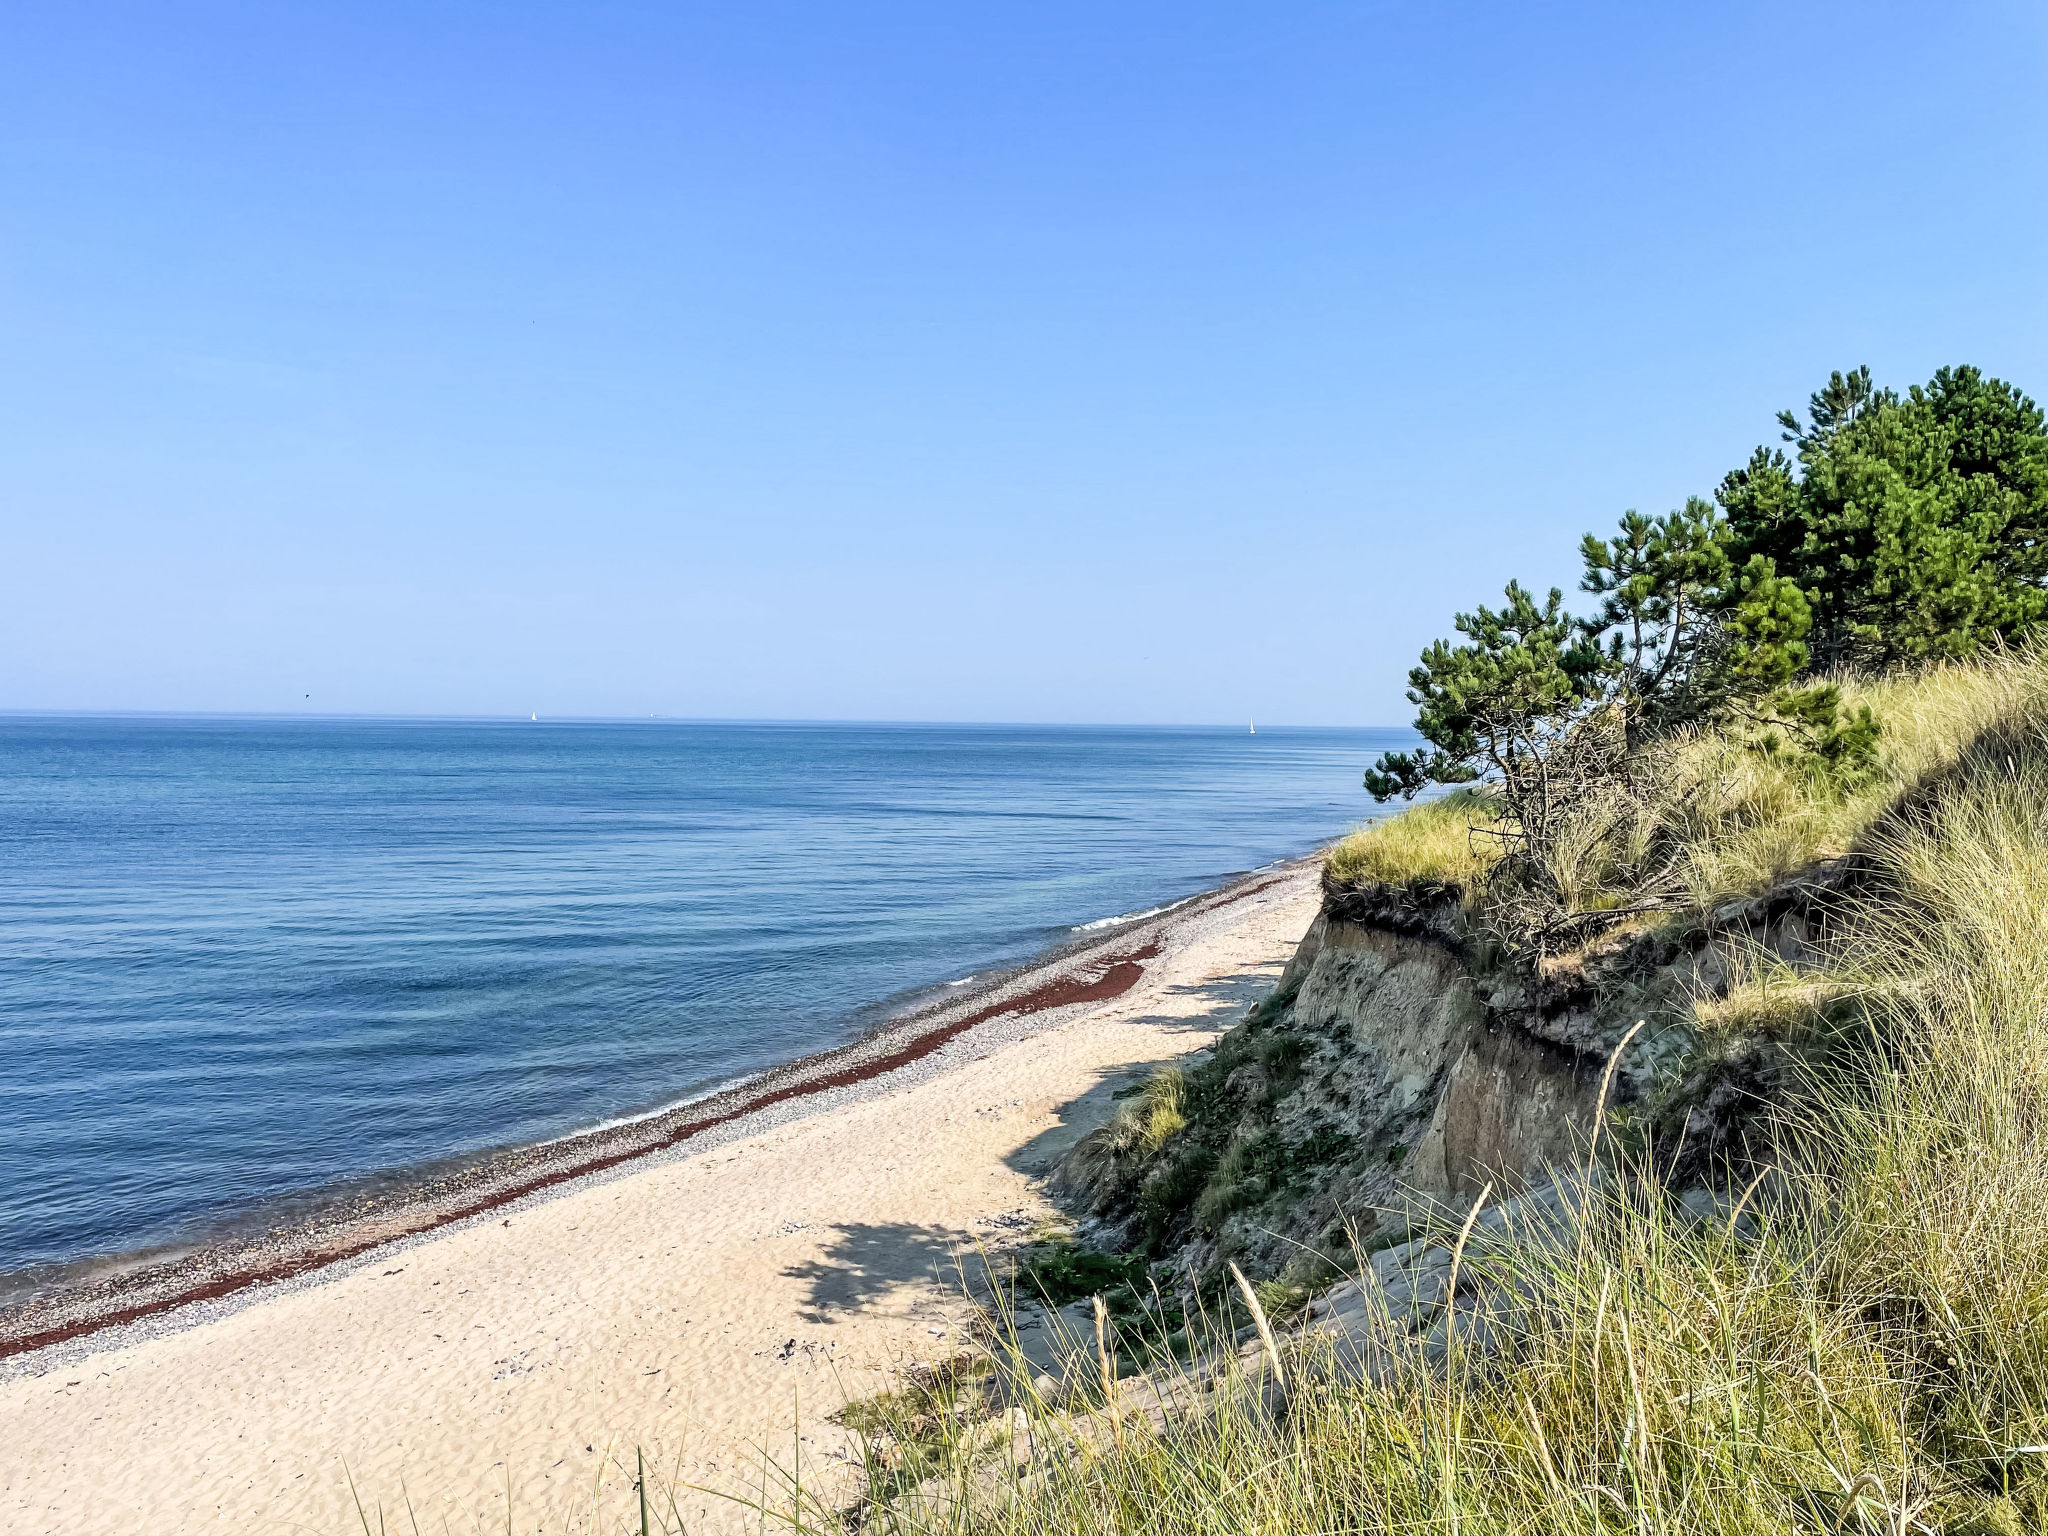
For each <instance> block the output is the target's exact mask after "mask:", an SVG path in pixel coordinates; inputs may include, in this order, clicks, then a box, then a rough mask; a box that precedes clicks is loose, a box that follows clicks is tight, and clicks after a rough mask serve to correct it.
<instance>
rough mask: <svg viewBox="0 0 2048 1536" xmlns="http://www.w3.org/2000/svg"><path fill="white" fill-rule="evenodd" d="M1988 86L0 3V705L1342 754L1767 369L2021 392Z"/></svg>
mask: <svg viewBox="0 0 2048 1536" xmlns="http://www.w3.org/2000/svg"><path fill="white" fill-rule="evenodd" d="M2044 84H2048V12H2044V11H2043V10H2042V9H2041V8H2040V7H2039V6H2035V5H2021V4H2011V5H1995V4H1985V5H1978V4H1967V3H1965V4H1944V5H1925V6H1914V7H1906V6H1887V5H1883V4H1870V3H1862V4H1855V5H1840V6H1796V5H1773V6H1742V5H1717V6H1671V5H1648V4H1643V5H1635V6H1601V5H1582V6H1571V5H1543V6H1529V5H1514V6H1510V5H1462V6H1455V7H1454V6H1418V5H1414V4H1401V5H1393V4H1387V5H1373V4H1352V5H1341V6H1340V5H1313V4H1301V5H1287V6H1274V5H1240V6H1213V5H1199V4H1187V3H1182V4H1177V5H1171V6H1169V5H1107V6H1106V5H1102V4H1099V3H1098V4H1086V5H1078V4H1077V5H1066V4H1052V3H1034V4H1032V5H1029V6H1021V5H1020V6H958V5H940V4H931V5H905V4H888V3H878V4H864V5H860V6H827V5H810V6H800V5H790V4H781V3H775V0H768V3H752V4H747V5H729V6H723V7H709V6H688V5H679V4H667V5H646V6H631V5H617V4H592V3H580V4H574V5H561V6H538V5H516V4H499V5H491V6H484V5H476V6H463V5H453V4H433V3H423V4H407V5H403V6H400V5H389V6H384V5H375V4H365V3H355V4H350V5H346V6H343V5H327V6H311V5H308V6H300V5H288V6H286V5H274V4H263V5H257V4H250V5H245V6H210V5H203V4H180V5H149V6H132V7H130V6H123V5H118V4H107V5H93V6H81V5H75V4H51V5H24V4H0V356H4V358H5V364H4V367H0V530H4V532H5V535H6V537H5V541H4V546H0V547H4V550H5V565H4V569H5V573H6V578H7V597H6V601H5V603H4V605H0V707H7V708H17V709H18V708H82V709H92V708H107V709H227V710H258V711H272V710H277V711H290V710H300V709H312V710H320V711H367V712H392V713H465V714H467V713H495V712H517V713H521V714H524V713H526V712H528V711H538V712H540V713H541V714H543V715H550V714H552V715H612V714H648V713H660V714H669V715H698V716H727V717H730V716H744V717H783V718H821V717H822V718H870V719H934V720H936V719H981V720H1075V721H1223V720H1235V719H1240V718H1247V717H1253V718H1258V719H1261V720H1268V721H1271V722H1273V723H1276V724H1277V723H1281V722H1295V723H1303V724H1310V723H1328V724H1379V723H1392V722H1397V721H1399V720H1402V719H1403V718H1405V716H1406V714H1407V713H1408V711H1407V708H1406V706H1405V704H1404V703H1403V701H1402V699H1401V688H1402V680H1403V674H1404V673H1405V671H1406V669H1407V667H1408V666H1409V665H1410V664H1411V662H1412V660H1413V656H1414V653H1415V651H1416V650H1417V649H1418V648H1419V647H1420V646H1421V645H1422V644H1423V643H1425V642H1426V641H1428V640H1429V639H1430V638H1432V637H1433V636H1435V635H1437V634H1439V633H1443V632H1444V631H1445V630H1446V629H1447V627H1448V624H1447V621H1448V617H1449V614H1450V613H1451V611H1452V610H1453V609H1456V608H1459V607H1466V606H1470V605H1471V604H1472V603H1473V602H1474V601H1478V600H1486V599H1488V598H1490V597H1492V596H1493V595H1495V594H1497V592H1498V590H1499V588H1500V586H1501V584H1502V583H1503V582H1504V581H1505V580H1506V579H1507V578H1508V577H1510V576H1520V577H1521V578H1523V579H1524V580H1526V581H1533V582H1538V583H1544V584H1548V583H1550V582H1559V583H1561V584H1564V585H1566V586H1567V587H1569V586H1570V585H1571V583H1572V582H1573V581H1574V580H1575V578H1576V570H1575V563H1574V562H1575V556H1574V546H1575V545H1576V542H1577V538H1578V535H1579V534H1580V533H1582V532H1584V531H1586V530H1587V529H1591V528H1605V527H1606V526H1607V525H1608V524H1610V523H1611V522H1612V521H1613V520H1614V518H1615V517H1616V516H1617V515H1618V514H1619V513H1620V512H1621V510H1622V509H1623V508H1625V507H1629V506H1637V507H1641V508H1643V509H1645V510H1658V511H1660V510H1663V509H1665V508H1667V507H1669V506H1671V505H1674V504H1676V503H1677V502H1678V501H1679V500H1681V499H1682V498H1683V497H1684V496H1685V495H1687V494H1689V493H1693V492H1701V491H1707V490H1710V489H1711V487H1712V485H1713V483H1714V482H1715V480H1716V479H1718V477H1719V475H1720V473H1721V472H1722V471H1723V470H1724V469H1726V468H1727V467H1729V466H1730V465H1732V464H1734V463H1736V462H1738V461H1739V460H1740V459H1741V458H1743V457H1744V456H1745V455H1746V454H1747V452H1748V450H1749V449H1750V447H1752V446H1753V445H1754V444H1755V443H1757V442H1759V441H1764V440H1767V439H1768V440H1774V439H1775V432H1776V429H1775V427H1774V426H1773V424H1772V420H1771V417H1772V413H1773V412H1774V411H1775V410H1776V409H1778V408H1779V407H1781V406H1786V405H1792V404H1796V403H1799V402H1803V400H1804V398H1805V396H1806V395H1807V393H1808V392H1810V391H1811V390H1812V389H1813V388H1814V387H1815V386H1816V385H1817V384H1818V383H1819V382H1820V380H1821V379H1823V378H1824V377H1825V376H1826V373H1827V371H1828V370H1829V369H1831V368H1836V367H1846V366H1850V365H1853V364H1856V363H1860V362H1867V363H1869V364H1870V365H1871V366H1872V367H1873V369H1874V370H1875V371H1876V372H1877V373H1878V375H1879V376H1880V378H1881V379H1883V380H1886V381H1889V382H1893V383H1901V384H1902V383H1905V382H1909V381H1912V380H1916V379H1920V378H1924V377H1925V376H1926V375H1927V374H1928V373H1930V372H1931V371H1932V370H1933V369H1934V368H1935V367H1936V366H1937V365H1939V364H1942V363H1947V362H1956V361H1972V362H1976V363H1979V364H1980V365H1982V366H1984V367H1986V368H1988V369H1990V370H1992V371H1994V372H1996V373H1998V374H2000V375H2003V376H2005V377H2008V378H2011V379H2013V380H2015V381H2016V382H2018V383H2019V384H2021V385H2022V386H2023V387H2025V388H2027V389H2028V390H2029V391H2030V392H2031V393H2034V394H2036V395H2037V396H2039V395H2041V394H2042V393H2044V392H2048V262H2044V253H2048V238H2044V237H2048V228H2044V225H2048V171H2044V146H2048V90H2044ZM307 695H311V698H310V699H308V698H307V697H306V696H307Z"/></svg>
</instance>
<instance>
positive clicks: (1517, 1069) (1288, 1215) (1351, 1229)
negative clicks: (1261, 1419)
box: [1062, 868, 1843, 1284]
mask: <svg viewBox="0 0 2048 1536" xmlns="http://www.w3.org/2000/svg"><path fill="white" fill-rule="evenodd" d="M1842 883H1843V882H1842V871H1841V870H1840V869H1832V868H1830V869H1822V870H1817V871H1813V872H1810V873H1809V875H1807V876H1805V877H1802V878H1801V879H1800V880H1798V881H1795V882H1792V883H1789V884H1787V885H1786V886H1785V887H1783V888H1781V889H1779V890H1777V891H1775V892H1773V893H1772V894H1771V895H1770V896H1768V897H1764V898H1759V899H1757V900H1755V901H1751V902H1745V903H1740V904H1737V905H1735V906H1731V907H1729V908H1727V909H1724V910H1723V911H1721V912H1718V913H1716V914H1714V917H1713V919H1712V920H1711V921H1710V922H1707V923H1705V924H1694V925H1690V926H1688V927H1684V928H1676V927H1673V926H1669V925H1667V926H1666V927H1662V928H1653V927H1647V926H1645V927H1640V928H1638V929H1636V930H1634V931H1616V932H1614V933H1611V934H1609V935H1608V936H1607V937H1605V938H1604V939H1602V940H1600V941H1597V942H1595V943H1593V944H1590V945H1588V946H1586V947H1585V948H1584V949H1582V950H1581V951H1579V952H1577V953H1576V954H1574V955H1572V956H1570V957H1568V958H1567V959H1564V960H1555V961H1551V962H1546V963H1542V964H1512V963H1507V962H1501V961H1489V959H1488V958H1487V957H1486V956H1485V955H1484V954H1483V953H1481V952H1479V951H1477V950H1476V949H1475V946H1473V945H1472V944H1470V943H1469V942H1468V941H1467V939H1466V937H1465V936H1464V934H1463V932H1462V931H1461V927H1460V924H1459V922H1458V918H1457V909H1456V906H1455V903H1454V902H1453V901H1452V900H1451V899H1449V898H1448V897H1446V898H1441V899H1437V900H1431V899H1428V898H1426V897H1422V898H1418V897H1415V896H1412V895H1409V894H1406V893H1402V892H1399V891H1395V890H1390V889H1388V888H1385V887H1373V888H1364V889H1358V888H1352V889H1345V888H1331V889H1328V890H1326V892H1325V901H1324V905H1323V910H1322V913H1321V915H1320V916H1319V917H1318V918H1317V919H1316V921H1315V923H1314V925H1313V926H1312V927H1311V928H1310V930H1309V931H1308V933H1307V934H1306V935H1305V936H1304V937H1303V939H1302V941H1301V944H1300V946H1299V948H1298V950H1297V951H1296V953H1295V955H1294V958H1293V960H1292V961H1291V962H1290V964H1289V965H1288V967H1287V969H1286V972H1285V973H1284V975H1283V976H1282V978H1281V981H1280V983H1279V984H1278V986H1277V987H1276V989H1275V991H1274V993H1273V995H1272V997H1270V998H1269V999H1267V1000H1266V1001H1265V1002H1264V1003H1262V1004H1260V1005H1259V1006H1258V1007H1257V1008H1255V1009H1254V1010H1253V1011H1252V1013H1251V1015H1250V1016H1249V1017H1248V1018H1247V1020H1246V1021H1245V1023H1244V1024H1242V1025H1240V1026H1239V1027H1238V1028H1237V1029H1235V1030H1233V1031H1232V1032H1231V1033H1230V1034H1229V1035H1227V1036H1225V1037H1224V1039H1223V1040H1222V1041H1221V1042H1219V1043H1218V1045H1217V1046H1216V1047H1215V1048H1214V1050H1213V1051H1212V1052H1210V1053H1208V1054H1207V1056H1206V1058H1205V1059H1202V1060H1200V1061H1198V1062H1197V1064H1196V1065H1194V1066H1193V1067H1192V1068H1191V1069H1190V1070H1189V1071H1188V1073H1187V1075H1186V1077H1185V1079H1184V1080H1183V1081H1182V1082H1181V1083H1180V1084H1179V1086H1178V1087H1177V1089H1176V1091H1177V1092H1178V1094H1179V1099H1178V1101H1177V1102H1178V1103H1179V1105H1180V1112H1181V1114H1182V1115H1183V1117H1184V1119H1185V1126H1184V1128H1182V1129H1181V1130H1179V1131H1178V1132H1176V1133H1175V1134H1173V1135H1172V1136H1170V1137H1167V1138H1164V1139H1163V1144H1162V1145H1160V1146H1159V1147H1157V1148H1156V1149H1154V1150H1151V1151H1148V1152H1143V1153H1133V1154H1128V1155H1122V1156H1119V1157H1105V1156H1103V1155H1102V1146H1103V1143H1102V1142H1101V1141H1100V1140H1099V1139H1098V1141H1097V1145H1096V1147H1095V1149H1094V1153H1093V1155H1091V1154H1090V1147H1089V1143H1087V1142H1084V1143H1083V1145H1082V1147H1080V1148H1077V1151H1076V1154H1075V1156H1074V1157H1073V1158H1071V1159H1070V1160H1069V1163H1068V1166H1067V1167H1066V1168H1065V1169H1064V1170H1063V1174H1062V1179H1063V1182H1064V1183H1065V1184H1066V1186H1067V1187H1068V1188H1069V1189H1071V1190H1075V1191H1078V1192H1082V1193H1084V1194H1085V1195H1086V1196H1087V1198H1088V1200H1089V1202H1090V1205H1091V1209H1092V1211H1093V1213H1094V1214H1095V1216H1096V1217H1097V1218H1098V1221H1099V1224H1100V1226H1099V1234H1098V1235H1099V1238H1100V1240H1101V1241H1104V1242H1105V1243H1108V1244H1111V1245H1114V1246H1120V1247H1142V1248H1145V1249H1147V1250H1149V1251H1150V1252H1151V1253H1153V1254H1154V1255H1157V1256H1168V1255H1172V1256H1174V1257H1176V1259H1177V1261H1178V1262H1179V1263H1180V1264H1181V1265H1182V1266H1184V1268H1185V1270H1186V1272H1187V1273H1189V1274H1190V1276H1200V1275H1203V1274H1213V1273H1214V1272H1215V1271H1216V1269H1217V1267H1218V1266H1219V1265H1220V1263H1221V1261H1222V1260H1223V1259H1225V1258H1236V1259H1239V1260H1240V1261H1241V1262H1243V1263H1244V1264H1245V1266H1246V1267H1247V1268H1248V1269H1251V1270H1253V1271H1254V1272H1255V1273H1256V1272H1263V1273H1266V1274H1269V1275H1271V1274H1278V1275H1281V1276H1282V1277H1283V1278H1285V1279H1290V1280H1296V1281H1300V1282H1303V1283H1305V1284H1313V1282H1314V1281H1315V1280H1316V1279H1317V1278H1318V1276H1319V1273H1320V1274H1327V1273H1331V1272H1334V1271H1337V1270H1342V1269H1344V1268H1346V1267H1347V1265H1348V1263H1349V1261H1350V1256H1351V1254H1352V1252H1353V1250H1354V1247H1376V1246H1379V1245H1381V1244H1384V1243H1386V1242H1389V1241H1394V1240H1398V1238H1400V1237H1401V1236H1402V1235H1404V1234H1405V1232H1406V1231H1407V1229H1408V1227H1409V1226H1410V1225H1411V1224H1412V1223H1413V1222H1414V1221H1416V1220H1417V1219H1418V1218H1421V1217H1423V1216H1425V1215H1427V1214H1431V1213H1436V1214H1441V1213H1442V1212H1444V1211H1446V1210H1450V1211H1457V1210H1460V1209H1462V1208H1463V1207H1464V1206H1465V1205H1467V1204H1469V1202H1470V1200H1471V1199H1472V1197H1473V1196H1474V1195H1476V1194H1477V1193H1478V1192H1479V1190H1480V1189H1481V1188H1482V1187H1484V1186H1486V1185H1489V1184H1490V1185H1492V1186H1493V1188H1494V1189H1495V1191H1496V1192H1497V1193H1498V1194H1499V1195H1501V1196H1503V1197H1505V1196H1508V1195H1513V1194H1518V1193H1521V1192H1523V1191H1526V1190H1528V1189H1530V1188H1532V1187H1535V1186H1538V1185H1540V1184H1542V1183H1544V1182H1546V1181H1548V1180H1549V1179H1551V1177H1552V1176H1553V1175H1554V1174H1555V1173H1556V1172H1557V1171H1559V1170H1560V1169H1568V1168H1571V1167H1574V1166H1578V1165H1581V1164H1582V1163H1583V1161H1584V1158H1585V1156H1586V1149H1587V1143H1588V1140H1589V1135H1590V1132H1591V1129H1592V1125H1593V1121H1594V1116H1595V1113H1596V1109H1597V1106H1598V1104H1599V1101H1600V1094H1601V1084H1602V1079H1603V1075H1604V1074H1605V1072H1606V1069H1607V1067H1608V1064H1609V1062H1610V1060H1613V1061H1614V1062H1615V1072H1614V1077H1613V1080H1612V1083H1611V1084H1610V1086H1609V1090H1608V1101H1609V1104H1610V1105H1611V1106H1612V1107H1614V1108H1617V1109H1621V1110H1623V1111H1626V1112H1628V1113H1629V1114H1631V1115H1633V1116H1634V1117H1635V1120H1636V1124H1637V1128H1638V1129H1641V1128H1644V1127H1647V1126H1652V1125H1653V1126H1654V1131H1655V1136H1656V1138H1657V1139H1658V1140H1659V1141H1660V1142H1661V1143H1662V1144H1663V1145H1664V1147H1665V1150H1666V1151H1670V1150H1671V1149H1673V1148H1675V1149H1676V1151H1677V1153H1678V1155H1680V1156H1682V1157H1683V1158H1685V1159H1687V1160H1688V1161H1689V1164H1690V1167H1691V1169H1692V1170H1693V1171H1694V1172H1697V1171H1698V1170H1700V1169H1703V1168H1705V1167H1707V1165H1709V1164H1711V1163H1713V1162H1715V1161H1716V1160H1721V1159H1725V1158H1727V1157H1728V1156H1730V1155H1731V1149H1733V1148H1735V1143H1736V1141H1737V1140H1739V1135H1740V1127H1741V1124H1742V1122H1743V1118H1744V1116H1745V1115H1746V1114H1748V1113H1750V1112H1751V1111H1752V1110H1753V1108H1754V1106H1756V1105H1757V1104H1758V1103H1760V1102H1762V1101H1763V1100H1764V1099H1765V1098H1767V1097H1768V1093H1769V1090H1770V1083H1771V1080H1772V1075H1773V1073H1774V1072H1775V1071H1776V1070H1777V1068H1778V1064H1779V1061H1780V1056H1779V1054H1778V1050H1777V1047H1776V1046H1775V1044H1774V1043H1773V1042H1772V1041H1771V1040H1769V1039H1768V1038H1766V1037H1762V1036H1757V1035H1754V1034H1744V1033H1743V1032H1742V1031H1740V1030H1736V1031H1732V1032H1728V1033H1724V1034H1721V1035H1710V1034H1707V1033H1703V1032H1702V1031H1701V1030H1700V1029H1699V1028H1698V1027H1697V1025H1696V1018H1697V1015H1698V1008H1697V1004H1698V1003H1699V1002H1700V1001H1702V1000H1711V999H1713V998H1715V997H1718V996H1721V995H1723V994H1725V993H1726V991H1727V990H1728V988H1729V986H1730V984H1731V982H1732V981H1739V980H1740V979H1741V978H1742V977H1744V976H1748V975H1753V974H1755V973H1756V971H1757V969H1758V967H1759V966H1762V965H1778V966H1790V967H1793V968H1797V967H1799V966H1802V965H1803V964H1805V963H1806V962H1808V961H1810V960H1811V959H1812V958H1813V956H1814V952H1815V950H1814V947H1815V945H1816V944H1817V943H1818V942H1819V941H1820V934H1821V930H1822V929H1823V928H1824V926H1825V922H1826V912H1827V910H1828V908H1829V906H1830V905H1831V903H1832V901H1833V898H1834V897H1835V896H1836V895H1837V894H1838V892H1839V889H1840V887H1841V885H1842ZM1638 1020H1643V1021H1645V1023H1644V1028H1643V1029H1642V1030H1641V1031H1640V1032H1638V1033H1637V1035H1636V1036H1635V1038H1634V1039H1632V1040H1631V1041H1630V1042H1629V1045H1628V1049H1627V1051H1626V1052H1625V1053H1624V1054H1623V1055H1621V1056H1620V1057H1619V1058H1616V1056H1615V1052H1616V1047H1617V1046H1618V1045H1619V1043H1620V1042H1621V1041H1622V1039H1623V1038H1624V1036H1626V1035H1627V1034H1628V1032H1629V1030H1630V1028H1631V1027H1632V1026H1633V1025H1634V1024H1635V1023H1636V1022H1637V1021H1638Z"/></svg>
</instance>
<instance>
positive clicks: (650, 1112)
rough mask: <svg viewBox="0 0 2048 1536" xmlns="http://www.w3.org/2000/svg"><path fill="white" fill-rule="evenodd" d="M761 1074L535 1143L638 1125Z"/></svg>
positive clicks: (547, 1144) (550, 1143) (546, 1143)
mask: <svg viewBox="0 0 2048 1536" xmlns="http://www.w3.org/2000/svg"><path fill="white" fill-rule="evenodd" d="M761 1075H762V1074H761V1073H759V1072H748V1073H744V1074H742V1075H741V1076H739V1077H735V1078H730V1079H728V1080H727V1081H725V1082H722V1083H715V1084H713V1085H712V1086H711V1087H709V1088H706V1089H705V1090H704V1091H703V1092H702V1093H693V1094H691V1095H689V1097H687V1098H681V1099H675V1100H672V1101H671V1102H669V1103H667V1104H663V1105H661V1106H659V1107H658V1108H655V1109H643V1110H641V1111H639V1112H638V1113H637V1114H631V1115H620V1116H619V1117H618V1118H617V1119H613V1120H600V1121H599V1122H598V1123H597V1124H596V1125H586V1126H582V1127H580V1128H578V1129H576V1130H573V1131H564V1132H562V1134H561V1135H559V1136H548V1137H544V1138H543V1139H542V1140H540V1141H537V1142H535V1143H534V1145H535V1146H537V1147H552V1146H554V1145H555V1143H557V1142H561V1141H574V1140H575V1139H576V1138H577V1137H579V1136H591V1135H594V1134H596V1133H597V1132H599V1131H615V1130H617V1129H618V1128H619V1127H620V1126H622V1125H638V1124H640V1123H641V1122H642V1121H643V1120H658V1119H660V1118H661V1117H662V1116H663V1115H665V1114H668V1113H669V1112H670V1111H671V1110H677V1109H688V1108H689V1107H690V1106H691V1105H692V1104H702V1103H703V1102H704V1101H705V1100H706V1099H715V1098H717V1097H718V1096H719V1095H720V1094H721V1093H728V1092H730V1091H731V1090H732V1089H734V1088H741V1087H744V1086H746V1085H747V1084H748V1083H751V1082H752V1081H753V1080H754V1079H755V1078H757V1077H760V1076H761Z"/></svg>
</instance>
